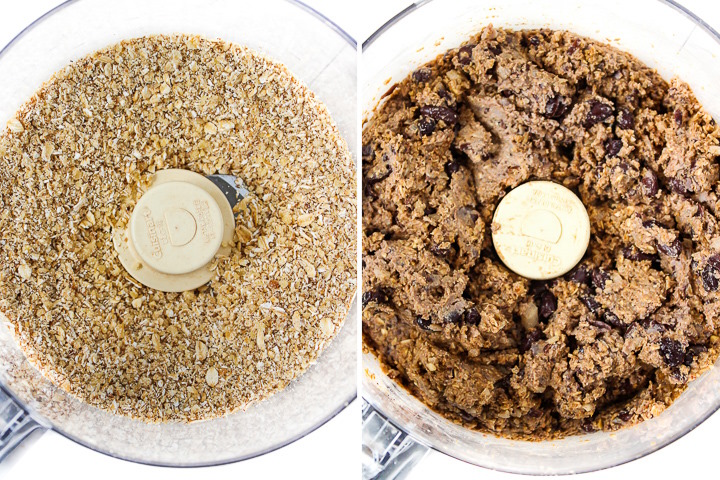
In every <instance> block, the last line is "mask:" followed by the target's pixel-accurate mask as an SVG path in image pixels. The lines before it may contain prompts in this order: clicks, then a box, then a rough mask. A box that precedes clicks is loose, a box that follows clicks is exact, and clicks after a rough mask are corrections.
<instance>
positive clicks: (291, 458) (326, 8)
mask: <svg viewBox="0 0 720 480" xmlns="http://www.w3.org/2000/svg"><path fill="white" fill-rule="evenodd" d="M117 1H121V0H117ZM148 1H152V0H148ZM253 1H261V0H253ZM59 3H62V2H61V1H60V0H26V1H14V2H11V1H10V0H0V48H2V47H4V46H5V45H6V44H7V43H8V42H9V41H10V40H12V38H13V37H14V36H15V35H16V34H17V33H19V32H20V30H22V29H23V28H25V26H27V25H28V24H30V23H31V22H32V21H33V20H35V19H36V18H37V17H39V16H40V15H42V14H43V13H45V12H46V11H48V10H50V9H51V8H53V7H55V6H56V5H58V4H59ZM305 3H307V4H308V5H310V6H312V7H314V8H315V9H316V10H318V11H320V12H322V13H324V14H325V15H326V16H328V17H329V18H332V19H333V20H334V21H335V22H336V23H337V24H339V25H340V26H341V27H343V28H344V29H346V30H347V31H349V32H350V33H351V35H353V36H355V35H357V33H356V32H355V31H354V30H352V29H351V28H350V27H351V26H352V25H351V23H352V22H353V21H354V20H355V18H354V16H355V15H354V12H353V11H351V10H349V9H348V8H346V6H349V5H352V4H351V3H347V4H345V3H343V2H334V1H333V0H305ZM2 94H3V92H0V95H2ZM18 450H19V451H16V452H13V453H12V454H11V456H10V457H9V458H8V459H7V461H6V462H4V463H3V464H0V477H1V478H8V479H22V480H35V479H45V478H48V479H60V480H65V479H69V478H72V479H73V480H90V479H92V480H97V479H102V480H116V479H122V480H127V479H137V480H145V479H149V478H152V479H153V480H164V479H168V480H169V479H172V480H183V479H194V478H207V479H213V480H215V479H218V480H222V479H230V478H232V479H256V478H257V479H261V478H262V479H275V478H279V479H288V480H289V479H305V478H312V479H322V480H325V479H328V480H330V479H332V480H340V479H346V478H359V476H360V402H359V401H357V400H356V401H355V402H353V403H352V404H351V405H350V406H349V407H348V408H346V409H345V410H344V411H343V412H341V413H340V414H339V415H338V416H337V417H335V418H334V419H332V420H331V421H330V422H328V423H327V424H325V425H324V426H322V427H320V428H319V429H318V430H316V431H315V432H313V433H311V434H310V435H308V436H307V437H305V438H303V439H301V440H299V441H297V442H295V443H293V444H291V445H289V446H287V447H285V448H283V449H281V450H278V451H275V452H272V453H269V454H267V455H263V456H261V457H258V458H254V459H252V460H247V461H244V462H240V463H235V464H230V465H224V466H218V467H210V468H191V469H177V468H159V467H149V466H145V465H138V464H134V463H130V462H126V461H122V460H117V459H114V458H110V457H107V456H105V455H103V454H100V453H97V452H94V451H92V450H89V449H87V448H85V447H82V446H80V445H77V444H75V443H73V442H71V441H70V440H67V439H66V438H64V437H62V436H60V435H59V434H56V433H54V432H47V433H45V434H44V435H42V436H40V437H39V438H37V439H35V438H33V439H31V441H29V442H27V443H26V444H23V445H21V446H20V447H18Z"/></svg>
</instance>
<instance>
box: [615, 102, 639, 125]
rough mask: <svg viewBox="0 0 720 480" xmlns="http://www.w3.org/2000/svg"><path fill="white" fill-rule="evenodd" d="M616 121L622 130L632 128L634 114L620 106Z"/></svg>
mask: <svg viewBox="0 0 720 480" xmlns="http://www.w3.org/2000/svg"><path fill="white" fill-rule="evenodd" d="M616 122H617V126H618V127H620V128H622V129H623V130H632V129H633V128H635V115H633V113H632V112H631V111H630V110H628V109H627V108H625V107H623V108H620V109H619V110H618V115H617V119H616Z"/></svg>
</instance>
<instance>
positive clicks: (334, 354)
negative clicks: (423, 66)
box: [0, 0, 358, 466]
mask: <svg viewBox="0 0 720 480" xmlns="http://www.w3.org/2000/svg"><path fill="white" fill-rule="evenodd" d="M173 33H186V34H198V35H203V36H206V37H208V38H212V39H215V38H221V39H223V40H225V41H228V42H232V43H235V44H239V45H246V46H248V47H250V48H252V49H253V50H255V51H257V52H260V53H264V54H266V55H267V56H268V57H270V58H271V59H273V60H275V61H277V62H280V63H283V64H284V65H286V66H287V67H288V69H289V70H290V71H291V72H292V73H293V74H294V75H295V77H296V78H298V79H299V80H301V81H302V82H304V83H305V84H306V85H307V86H308V87H309V88H310V89H311V90H312V91H313V92H314V93H315V94H316V95H317V96H318V98H319V99H320V100H321V101H322V102H323V103H324V104H325V105H326V106H327V107H328V109H329V111H330V114H331V115H332V117H333V118H334V120H335V122H336V124H337V125H338V127H339V130H340V133H341V134H342V136H343V138H345V140H346V142H347V143H348V145H349V147H350V150H351V152H352V154H353V158H357V155H356V153H357V152H356V149H357V147H356V141H355V138H356V132H357V123H356V118H357V117H356V114H357V111H356V85H357V84H356V44H355V41H354V40H353V39H352V38H351V37H350V36H349V35H348V34H347V33H345V32H343V31H342V30H341V29H340V28H339V27H338V26H337V25H335V24H333V23H332V22H331V21H330V20H328V19H327V18H325V17H323V16H322V15H321V14H319V13H318V12H316V11H314V10H312V9H311V8H309V7H307V6H306V5H304V4H302V3H300V2H296V1H286V0H264V1H263V2H247V1H243V2H236V1H233V0H212V1H204V0H153V1H151V2H148V1H144V0H128V1H123V2H116V1H113V0H101V1H98V0H71V1H68V2H66V3H63V4H61V5H60V6H58V7H57V8H55V9H54V10H52V11H50V12H48V13H47V14H45V15H44V16H43V17H41V18H39V19H38V20H36V21H35V22H34V23H33V24H31V25H30V26H28V27H27V28H26V29H25V30H23V32H22V33H20V34H19V35H18V36H17V37H16V38H15V39H14V40H13V41H12V42H11V43H10V44H9V45H8V46H7V47H5V49H4V50H2V52H0V92H2V94H1V95H0V124H1V125H5V122H6V121H7V120H9V119H10V118H12V116H13V115H14V113H15V111H16V110H17V109H18V107H20V106H21V104H23V103H24V102H26V101H27V100H28V99H29V98H30V97H31V96H32V95H33V93H34V92H35V91H36V90H37V89H38V88H39V87H40V86H41V85H42V83H43V82H45V81H46V80H48V79H49V78H50V77H51V75H52V74H53V73H54V72H56V71H58V70H60V69H61V68H63V67H64V66H65V65H67V64H69V63H70V62H72V61H75V60H77V59H79V58H81V57H83V56H85V55H88V54H90V53H93V52H94V51H96V50H98V49H100V48H103V47H106V46H108V45H111V44H113V43H116V42H119V41H121V40H125V39H130V38H135V37H139V36H143V35H150V34H173ZM355 312H356V309H355V303H354V302H353V306H351V308H350V311H349V313H348V315H347V318H346V320H345V323H344V326H343V327H342V329H341V331H340V332H339V333H338V335H337V336H336V337H335V338H334V339H333V340H332V342H331V343H330V344H329V346H328V347H327V349H326V350H325V351H324V352H323V353H322V354H321V355H320V357H319V359H318V360H317V362H316V363H315V364H314V365H312V366H311V367H310V368H309V369H308V370H307V371H306V372H305V373H304V374H303V375H301V376H300V377H298V378H297V379H295V381H293V382H292V383H291V384H290V385H289V386H288V387H287V388H285V389H284V390H282V391H281V392H278V393H276V394H275V395H273V396H272V397H270V398H268V399H266V400H264V401H262V402H259V403H257V404H253V405H251V406H249V407H248V408H247V409H246V410H245V411H238V412H236V413H233V414H230V415H227V416H223V417H220V418H216V419H213V420H206V421H201V422H194V423H179V422H173V423H157V424H150V423H146V422H143V421H141V420H136V419H131V418H129V417H125V416H121V415H114V414H111V413H109V412H106V411H103V410H99V409H97V408H94V407H91V406H89V405H88V404H85V403H83V402H81V401H79V400H77V399H76V398H74V397H71V396H70V395H68V394H67V393H65V392H64V391H63V390H62V389H59V388H57V387H55V385H53V384H52V383H51V382H50V381H49V380H47V379H46V378H45V377H43V376H42V375H41V374H40V372H39V371H38V370H37V369H35V368H34V367H33V366H32V365H31V364H30V363H29V362H28V360H27V359H26V358H25V355H24V354H23V353H22V351H21V350H20V349H19V347H18V345H17V344H16V342H15V341H14V339H13V337H12V335H11V334H10V330H9V329H8V326H9V324H8V321H7V319H6V318H3V319H2V320H1V321H0V323H2V326H0V381H1V386H0V388H1V391H0V455H4V454H5V453H7V452H8V451H9V450H11V449H12V447H13V446H15V445H16V444H17V443H18V442H19V441H20V440H22V439H23V438H24V437H25V436H27V435H28V434H29V433H30V432H32V431H33V430H36V429H38V428H42V429H48V428H49V429H53V430H56V431H57V432H58V433H61V434H62V435H65V436H66V437H68V438H70V439H72V440H75V441H77V442H78V443H81V444H83V445H85V446H87V447H89V448H92V449H94V450H97V451H99V452H102V453H106V454H108V455H112V456H115V457H118V458H122V459H126V460H132V461H136V462H142V463H147V464H154V465H166V466H205V465H216V464H221V463H227V462H233V461H237V460H242V459H247V458H251V457H254V456H257V455H261V454H263V453H267V452H270V451H272V450H274V449H277V448H280V447H282V446H284V445H286V444H288V443H290V442H293V441H295V440H297V439H299V438H301V437H303V436H304V435H306V434H308V433H309V432H311V431H313V430H315V429H316V428H318V427H319V426H321V425H322V424H323V423H325V422H326V421H328V420H329V419H330V418H332V417H333V416H334V415H336V414H337V413H338V412H339V411H341V410H342V409H343V408H344V407H345V406H347V405H348V404H349V403H350V402H351V401H352V400H353V399H354V398H355V396H356V355H357V344H356V339H357V325H358V321H357V315H356V313H355Z"/></svg>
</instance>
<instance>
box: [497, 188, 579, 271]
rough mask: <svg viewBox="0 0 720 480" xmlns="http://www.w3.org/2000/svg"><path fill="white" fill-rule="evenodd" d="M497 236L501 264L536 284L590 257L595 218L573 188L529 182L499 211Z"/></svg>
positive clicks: (568, 269) (515, 191)
mask: <svg viewBox="0 0 720 480" xmlns="http://www.w3.org/2000/svg"><path fill="white" fill-rule="evenodd" d="M492 238H493V243H494V244H495V250H496V251H497V254H498V256H499V257H500V260H502V261H503V263H504V264H505V265H506V266H507V267H508V268H509V269H511V270H512V271H514V272H515V273H517V274H518V275H522V276H523V277H526V278H530V279H533V280H546V279H550V278H555V277H559V276H560V275H563V274H565V273H567V272H568V271H570V270H571V269H572V268H573V267H574V266H575V265H577V263H578V262H579V261H580V260H581V259H582V257H583V255H585V251H586V250H587V247H588V242H589V241H590V219H589V217H588V214H587V211H586V210H585V206H584V205H583V204H582V202H581V201H580V199H579V198H578V197H577V196H576V195H575V194H574V193H573V192H572V191H570V190H569V189H567V188H565V187H564V186H562V185H559V184H557V183H554V182H549V181H532V182H527V183H524V184H522V185H520V186H519V187H517V188H515V189H514V190H512V191H511V192H510V193H508V194H507V195H506V196H505V198H503V199H502V200H501V201H500V204H499V205H498V206H497V208H496V209H495V215H494V216H493V221H492Z"/></svg>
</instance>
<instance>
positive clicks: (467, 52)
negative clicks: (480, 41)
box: [457, 44, 475, 65]
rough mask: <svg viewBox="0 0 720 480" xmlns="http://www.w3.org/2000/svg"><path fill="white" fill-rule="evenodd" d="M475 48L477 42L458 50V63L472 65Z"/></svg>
mask: <svg viewBox="0 0 720 480" xmlns="http://www.w3.org/2000/svg"><path fill="white" fill-rule="evenodd" d="M473 48H475V44H469V45H464V46H462V47H460V49H459V50H458V55H457V59H458V63H460V65H470V62H472V51H473Z"/></svg>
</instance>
